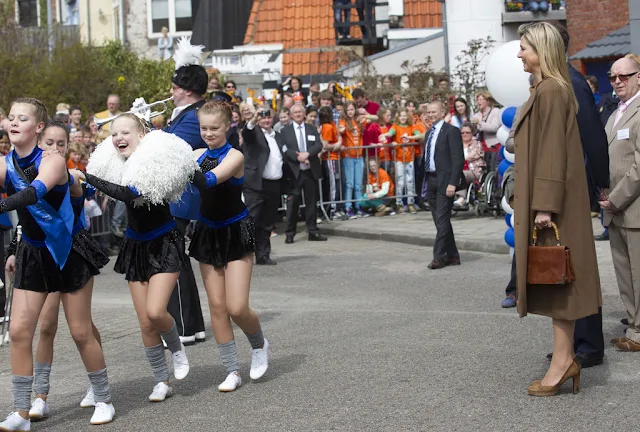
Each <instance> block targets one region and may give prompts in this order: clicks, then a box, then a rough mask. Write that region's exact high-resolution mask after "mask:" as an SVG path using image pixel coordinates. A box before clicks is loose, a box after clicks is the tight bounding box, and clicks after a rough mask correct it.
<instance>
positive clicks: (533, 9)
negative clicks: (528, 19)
mask: <svg viewBox="0 0 640 432" xmlns="http://www.w3.org/2000/svg"><path fill="white" fill-rule="evenodd" d="M539 9H540V4H539V3H538V2H535V1H532V2H529V10H530V11H531V12H538V10H539Z"/></svg>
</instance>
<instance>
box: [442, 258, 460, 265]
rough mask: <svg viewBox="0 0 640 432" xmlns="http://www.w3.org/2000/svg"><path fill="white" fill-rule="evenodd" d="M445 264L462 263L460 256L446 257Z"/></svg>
mask: <svg viewBox="0 0 640 432" xmlns="http://www.w3.org/2000/svg"><path fill="white" fill-rule="evenodd" d="M444 264H445V265H448V266H456V265H460V257H457V258H445V259H444Z"/></svg>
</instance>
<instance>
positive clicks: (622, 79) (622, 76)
mask: <svg viewBox="0 0 640 432" xmlns="http://www.w3.org/2000/svg"><path fill="white" fill-rule="evenodd" d="M638 72H640V71H635V72H631V73H628V74H620V75H609V82H610V83H611V84H613V83H615V82H616V80H618V79H620V82H622V83H625V82H627V81H629V78H631V77H632V76H634V75H637V74H638Z"/></svg>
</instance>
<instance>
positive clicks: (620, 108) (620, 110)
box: [613, 101, 628, 127]
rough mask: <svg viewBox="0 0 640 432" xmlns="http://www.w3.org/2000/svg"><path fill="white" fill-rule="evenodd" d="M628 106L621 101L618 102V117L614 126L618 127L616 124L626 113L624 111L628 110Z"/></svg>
mask: <svg viewBox="0 0 640 432" xmlns="http://www.w3.org/2000/svg"><path fill="white" fill-rule="evenodd" d="M627 108H628V106H627V104H626V103H624V102H622V101H620V103H619V104H618V111H617V112H616V118H615V120H614V121H613V127H616V125H617V124H618V122H619V121H620V119H621V118H622V116H623V115H624V112H625V111H626V110H627Z"/></svg>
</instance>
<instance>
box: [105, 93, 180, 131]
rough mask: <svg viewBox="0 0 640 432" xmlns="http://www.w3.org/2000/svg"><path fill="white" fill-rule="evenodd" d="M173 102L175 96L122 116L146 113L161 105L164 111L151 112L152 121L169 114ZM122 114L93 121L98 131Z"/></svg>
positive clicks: (135, 109) (143, 106)
mask: <svg viewBox="0 0 640 432" xmlns="http://www.w3.org/2000/svg"><path fill="white" fill-rule="evenodd" d="M172 100H173V96H171V97H170V98H167V99H163V100H161V101H156V102H151V103H150V104H146V105H142V106H140V107H138V108H134V109H132V110H130V111H127V112H124V113H122V114H136V113H139V112H142V111H146V110H147V109H151V108H153V107H155V106H158V105H161V106H162V110H161V111H151V114H150V115H149V118H150V119H152V118H154V117H158V116H159V115H162V114H164V113H166V112H167V102H169V101H172ZM122 114H118V115H114V116H111V117H107V118H104V119H99V118H98V117H95V116H94V117H93V121H94V122H95V123H96V126H97V127H98V129H100V128H101V127H102V126H104V125H106V124H107V123H111V122H112V121H114V120H115V119H117V118H118V117H120V116H121V115H122Z"/></svg>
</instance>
